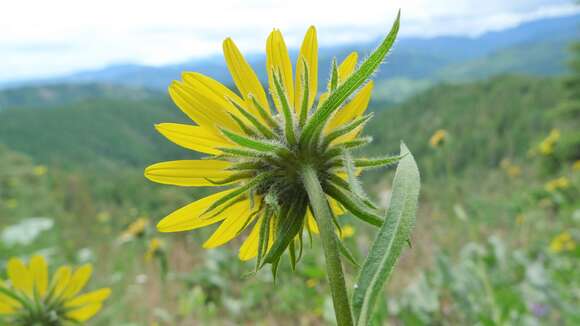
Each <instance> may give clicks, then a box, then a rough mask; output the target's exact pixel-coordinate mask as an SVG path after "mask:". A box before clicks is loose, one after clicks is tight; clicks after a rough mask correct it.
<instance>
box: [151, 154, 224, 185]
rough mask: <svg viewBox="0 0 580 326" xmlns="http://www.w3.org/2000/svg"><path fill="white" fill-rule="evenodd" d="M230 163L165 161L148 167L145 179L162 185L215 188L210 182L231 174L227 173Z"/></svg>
mask: <svg viewBox="0 0 580 326" xmlns="http://www.w3.org/2000/svg"><path fill="white" fill-rule="evenodd" d="M230 165H231V163H229V162H224V161H217V160H180V161H167V162H161V163H157V164H153V165H150V166H148V167H147V168H146V169H145V177H147V179H149V180H151V181H154V182H158V183H164V184H170V185H176V186H184V187H199V186H215V184H214V183H211V182H210V181H208V180H207V179H209V180H212V181H221V180H223V179H224V178H227V177H229V176H231V175H232V174H233V172H232V171H227V170H226V168H228V167H230Z"/></svg>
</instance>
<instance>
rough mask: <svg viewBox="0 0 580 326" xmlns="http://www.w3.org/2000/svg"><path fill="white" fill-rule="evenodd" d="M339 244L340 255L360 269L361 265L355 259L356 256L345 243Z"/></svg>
mask: <svg viewBox="0 0 580 326" xmlns="http://www.w3.org/2000/svg"><path fill="white" fill-rule="evenodd" d="M336 242H337V243H338V250H339V251H340V254H341V255H342V256H343V257H344V258H346V260H348V261H349V263H351V264H353V265H354V266H355V267H357V268H360V265H359V263H358V262H357V261H356V258H354V255H353V254H352V253H351V252H350V250H349V249H348V248H347V247H346V246H345V245H344V242H342V241H341V240H338V241H336Z"/></svg>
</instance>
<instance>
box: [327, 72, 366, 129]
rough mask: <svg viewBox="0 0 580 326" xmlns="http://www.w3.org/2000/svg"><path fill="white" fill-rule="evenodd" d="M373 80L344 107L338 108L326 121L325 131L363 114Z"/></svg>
mask: <svg viewBox="0 0 580 326" xmlns="http://www.w3.org/2000/svg"><path fill="white" fill-rule="evenodd" d="M373 85H374V84H373V82H372V81H370V82H368V83H367V84H366V85H365V86H363V88H361V89H360V90H359V91H358V93H357V94H356V95H355V96H354V97H353V98H352V100H351V101H350V102H348V103H347V104H346V105H345V106H344V107H342V108H340V109H339V110H338V111H337V112H336V114H335V115H334V117H332V119H331V120H330V122H329V123H328V126H327V128H326V131H327V132H329V131H331V130H333V129H335V128H337V127H339V126H341V125H343V124H345V123H348V122H350V121H352V120H353V119H355V118H358V117H360V116H362V115H363V113H364V112H365V111H366V109H367V107H368V105H369V101H370V99H371V92H372V90H373Z"/></svg>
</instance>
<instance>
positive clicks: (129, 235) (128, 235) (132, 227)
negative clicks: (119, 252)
mask: <svg viewBox="0 0 580 326" xmlns="http://www.w3.org/2000/svg"><path fill="white" fill-rule="evenodd" d="M148 226H149V220H148V219H147V218H144V217H140V218H138V219H136V220H135V221H134V222H133V223H131V224H129V226H128V227H127V229H126V230H125V231H124V232H123V233H122V234H121V241H129V240H131V239H134V238H138V237H140V236H142V235H143V234H144V233H145V230H146V229H147V227H148Z"/></svg>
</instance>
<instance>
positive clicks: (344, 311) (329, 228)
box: [302, 166, 353, 326]
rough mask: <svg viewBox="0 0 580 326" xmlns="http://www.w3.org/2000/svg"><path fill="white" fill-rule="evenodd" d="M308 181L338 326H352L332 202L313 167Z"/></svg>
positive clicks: (307, 170)
mask: <svg viewBox="0 0 580 326" xmlns="http://www.w3.org/2000/svg"><path fill="white" fill-rule="evenodd" d="M302 177H303V178H304V187H305V188H306V191H307V192H308V197H309V199H310V205H311V207H312V210H313V212H312V213H313V214H314V217H315V218H316V222H317V223H318V226H319V228H320V237H321V239H322V247H323V249H324V257H325V259H326V269H327V273H328V281H329V283H330V292H331V294H332V303H333V305H334V313H335V316H336V322H337V324H338V326H351V325H352V324H353V323H352V314H351V311H350V305H349V303H348V294H347V292H346V284H345V282H344V273H343V271H342V264H341V262H340V253H339V249H338V243H337V241H338V239H337V237H336V233H335V232H334V228H335V227H334V223H333V221H332V219H333V216H332V213H331V212H330V207H329V206H328V201H327V200H326V196H325V195H324V191H323V190H322V186H321V185H320V181H319V180H318V176H317V175H316V171H315V170H314V169H313V168H312V167H311V166H305V167H304V168H303V169H302Z"/></svg>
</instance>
